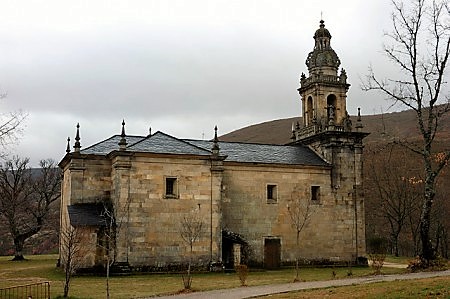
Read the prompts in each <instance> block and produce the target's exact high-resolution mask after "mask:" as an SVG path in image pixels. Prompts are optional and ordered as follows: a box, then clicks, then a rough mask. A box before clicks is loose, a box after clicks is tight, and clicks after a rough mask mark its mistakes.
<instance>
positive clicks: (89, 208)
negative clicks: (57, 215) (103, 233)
mask: <svg viewBox="0 0 450 299" xmlns="http://www.w3.org/2000/svg"><path fill="white" fill-rule="evenodd" d="M67 211H68V212H69V219H70V224H71V225H72V226H106V223H105V219H104V218H103V217H102V216H101V214H102V212H103V211H104V205H103V204H98V203H83V204H75V205H70V206H67Z"/></svg>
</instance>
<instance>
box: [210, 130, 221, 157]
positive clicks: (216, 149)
mask: <svg viewBox="0 0 450 299" xmlns="http://www.w3.org/2000/svg"><path fill="white" fill-rule="evenodd" d="M219 149H220V148H219V139H218V138H217V126H215V127H214V139H213V146H212V152H213V155H214V156H216V157H217V156H218V155H219Z"/></svg>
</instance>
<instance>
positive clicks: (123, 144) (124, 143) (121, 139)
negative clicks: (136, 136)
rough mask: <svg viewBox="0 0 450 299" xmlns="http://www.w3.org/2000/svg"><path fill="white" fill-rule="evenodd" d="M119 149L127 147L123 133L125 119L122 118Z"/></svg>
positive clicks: (122, 149)
mask: <svg viewBox="0 0 450 299" xmlns="http://www.w3.org/2000/svg"><path fill="white" fill-rule="evenodd" d="M120 137H121V138H120V141H119V149H120V150H121V151H124V150H126V149H127V140H126V138H125V137H126V135H125V120H122V133H121V134H120Z"/></svg>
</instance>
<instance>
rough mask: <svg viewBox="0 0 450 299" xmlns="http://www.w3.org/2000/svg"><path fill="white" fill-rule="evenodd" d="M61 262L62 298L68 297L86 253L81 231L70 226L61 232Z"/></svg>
mask: <svg viewBox="0 0 450 299" xmlns="http://www.w3.org/2000/svg"><path fill="white" fill-rule="evenodd" d="M61 249H62V256H61V262H62V266H63V268H64V295H63V296H64V298H66V297H68V296H69V289H70V283H71V281H72V277H73V275H74V274H75V273H76V271H77V270H78V269H79V268H80V267H82V265H83V259H84V255H85V253H86V250H85V247H84V245H83V234H82V231H81V230H78V229H77V228H75V227H73V226H70V225H69V227H67V228H66V229H64V230H63V231H62V232H61Z"/></svg>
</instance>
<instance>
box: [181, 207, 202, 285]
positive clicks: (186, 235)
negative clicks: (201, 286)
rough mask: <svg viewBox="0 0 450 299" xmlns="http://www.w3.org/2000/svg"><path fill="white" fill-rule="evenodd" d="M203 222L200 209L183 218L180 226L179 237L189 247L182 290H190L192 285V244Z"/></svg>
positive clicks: (198, 236)
mask: <svg viewBox="0 0 450 299" xmlns="http://www.w3.org/2000/svg"><path fill="white" fill-rule="evenodd" d="M204 226H205V224H204V222H203V220H202V219H201V217H200V207H199V209H198V210H193V211H191V212H189V213H187V214H185V215H184V216H183V219H181V225H180V235H181V238H182V239H183V241H184V242H185V243H186V244H187V245H188V246H189V249H190V250H189V262H188V270H187V277H184V276H183V282H184V288H185V289H190V288H191V284H192V276H191V266H192V256H193V247H194V243H195V242H197V241H198V240H199V239H200V237H201V235H202V233H203V229H204Z"/></svg>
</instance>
